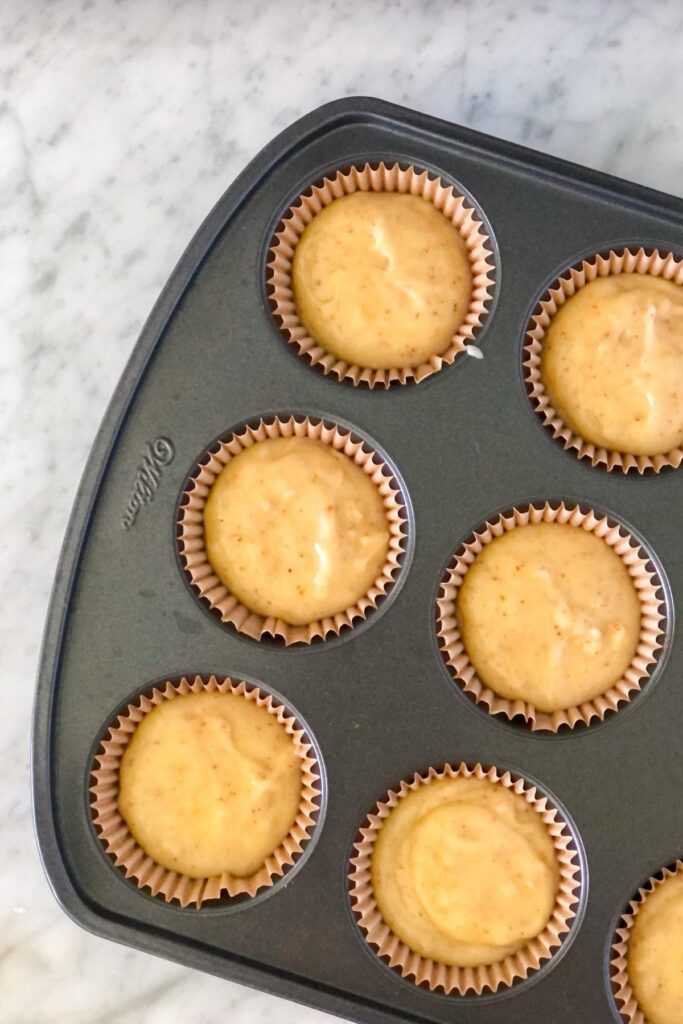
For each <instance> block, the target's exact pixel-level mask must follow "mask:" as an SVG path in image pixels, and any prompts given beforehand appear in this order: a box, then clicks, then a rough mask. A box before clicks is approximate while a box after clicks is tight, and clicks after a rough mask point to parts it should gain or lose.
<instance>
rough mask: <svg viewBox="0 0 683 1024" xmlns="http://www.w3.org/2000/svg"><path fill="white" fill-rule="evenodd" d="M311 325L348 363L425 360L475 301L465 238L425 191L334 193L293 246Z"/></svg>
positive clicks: (299, 303)
mask: <svg viewBox="0 0 683 1024" xmlns="http://www.w3.org/2000/svg"><path fill="white" fill-rule="evenodd" d="M292 282H293V286H294V299H295V302H296V307H297V310H298V313H299V316H300V318H301V321H302V323H303V324H304V326H305V327H306V330H307V331H308V333H309V334H310V335H311V337H312V338H314V339H315V340H316V341H317V342H318V343H319V344H320V345H322V347H323V348H325V349H327V350H328V352H332V353H333V354H334V355H335V356H338V357H339V358H340V359H344V360H346V361H347V362H348V363H351V364H355V365H357V366H362V367H370V368H372V369H391V368H393V367H396V368H400V367H414V366H419V365H420V364H421V363H424V362H426V361H428V360H429V359H430V357H431V356H434V355H439V354H441V353H443V352H445V351H446V349H447V348H448V347H449V345H450V343H451V339H452V337H453V335H454V334H455V333H456V332H457V331H458V330H459V328H460V326H461V325H462V323H463V321H464V320H465V316H466V314H467V310H468V307H469V303H470V297H471V293H472V273H471V270H470V262H469V259H468V255H467V248H466V245H465V242H464V240H463V238H462V236H461V234H460V232H459V231H458V229H457V228H456V227H454V226H453V224H452V223H451V222H450V221H449V220H448V218H447V217H446V216H444V214H442V213H441V212H440V211H439V210H437V209H436V207H435V206H433V205H432V203H430V202H429V201H428V200H426V199H423V198H422V197H421V196H411V195H403V194H398V193H395V192H355V193H354V194H353V195H349V196H343V197H342V198H340V199H335V200H333V201H332V202H331V203H330V204H329V205H328V206H326V207H325V208H324V209H323V210H321V212H320V213H318V214H317V215H316V216H315V217H314V218H313V220H312V221H311V222H310V224H309V225H308V226H307V227H306V229H305V231H304V233H303V235H302V236H301V238H300V239H299V242H298V244H297V246H296V249H295V251H294V261H293V265H292Z"/></svg>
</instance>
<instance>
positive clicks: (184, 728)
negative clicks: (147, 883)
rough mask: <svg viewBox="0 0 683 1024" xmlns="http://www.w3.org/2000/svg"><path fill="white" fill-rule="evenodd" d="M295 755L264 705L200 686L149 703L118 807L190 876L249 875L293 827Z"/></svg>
mask: <svg viewBox="0 0 683 1024" xmlns="http://www.w3.org/2000/svg"><path fill="white" fill-rule="evenodd" d="M301 793H302V772H301V758H300V757H299V756H298V754H297V751H296V748H295V746H294V743H293V742H292V737H291V736H290V735H289V734H288V733H287V731H286V729H285V727H284V725H283V724H281V722H280V721H278V719H277V717H276V716H275V715H273V714H272V713H270V712H269V711H268V710H267V708H266V707H264V706H261V705H259V704H258V703H256V702H252V701H248V700H245V699H244V697H243V696H241V695H240V694H238V693H231V692H227V693H221V692H196V693H187V694H184V695H182V696H178V697H176V698H175V699H174V700H166V701H164V702H162V703H160V704H158V705H156V706H155V707H153V708H152V709H151V710H150V711H149V713H148V714H146V715H145V716H144V717H143V718H142V720H141V721H140V723H139V724H138V726H137V728H136V729H135V732H134V733H133V735H132V737H131V739H130V742H129V743H128V745H127V747H126V749H125V751H124V754H123V757H122V759H121V765H120V769H119V795H118V807H119V811H120V814H121V816H122V818H123V819H124V821H125V822H126V824H127V825H128V828H129V829H130V832H131V834H132V836H133V837H134V839H135V840H136V841H137V842H138V844H139V845H140V847H141V848H142V849H143V850H144V852H145V853H147V854H148V855H149V856H150V857H151V858H152V859H153V860H154V861H155V862H156V863H157V864H160V865H161V866H162V867H164V868H166V869H167V870H168V871H172V872H176V873H178V874H181V875H184V876H187V877H189V878H210V877H214V876H218V875H222V874H224V873H226V872H227V873H229V874H230V875H233V876H235V877H237V878H248V877H250V876H252V875H255V874H256V873H257V872H258V871H259V869H260V868H262V867H263V865H264V864H265V862H266V860H267V858H268V857H269V856H270V855H271V854H272V853H273V852H274V851H275V850H276V849H277V847H278V846H280V844H281V843H282V842H283V840H284V839H285V838H286V836H287V835H288V834H289V832H290V830H291V829H292V826H293V825H294V822H295V819H296V817H297V814H298V810H299V804H300V801H301Z"/></svg>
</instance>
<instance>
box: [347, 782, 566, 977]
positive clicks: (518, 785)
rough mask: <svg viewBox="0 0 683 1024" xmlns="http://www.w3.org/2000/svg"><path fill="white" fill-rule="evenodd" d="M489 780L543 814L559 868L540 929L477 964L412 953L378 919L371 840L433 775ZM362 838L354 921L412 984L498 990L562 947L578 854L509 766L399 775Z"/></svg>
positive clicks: (559, 823) (542, 799) (548, 808)
mask: <svg viewBox="0 0 683 1024" xmlns="http://www.w3.org/2000/svg"><path fill="white" fill-rule="evenodd" d="M457 776H463V777H464V778H468V779H469V778H475V779H488V780H489V782H491V783H493V784H496V785H501V786H505V787H506V788H507V789H511V790H513V792H515V793H517V794H518V795H519V796H522V797H524V799H525V800H526V801H527V803H528V804H529V805H530V806H531V807H533V808H534V810H535V811H537V812H538V814H540V815H541V817H542V819H543V821H544V822H545V824H546V826H547V828H548V832H549V833H550V836H551V838H552V840H553V843H554V845H555V852H556V854H557V861H558V868H559V885H558V892H557V899H556V902H555V907H554V909H553V912H552V914H551V917H550V920H549V921H548V924H547V925H546V927H545V928H544V929H543V931H542V932H541V933H540V934H539V935H537V936H536V937H535V938H534V939H532V940H531V942H529V943H528V944H527V945H526V946H524V947H522V949H520V950H518V951H517V952H516V953H513V954H511V955H510V956H507V957H505V958H504V959H503V960H500V961H499V962H498V963H494V964H488V965H481V966H479V967H451V966H449V965H447V964H443V963H439V962H438V961H435V960H431V959H428V958H425V957H422V956H420V955H419V954H418V953H415V952H413V950H411V949H410V947H409V946H407V945H406V944H405V943H404V942H403V941H402V940H401V939H399V938H398V936H397V935H395V934H394V933H393V932H392V931H391V929H390V928H389V926H388V925H387V924H386V923H385V921H384V920H383V919H382V916H381V913H380V911H379V908H378V906H377V903H376V901H375V897H374V894H373V890H372V876H371V860H372V852H373V847H374V843H375V840H376V839H377V836H378V834H379V831H380V829H381V828H382V825H383V823H384V821H385V819H386V818H387V817H388V815H389V814H390V813H391V810H392V809H393V808H394V807H396V805H397V804H398V803H399V801H400V800H402V799H403V797H405V796H406V794H407V793H409V792H410V791H411V790H415V789H418V788H419V787H420V786H426V785H429V783H431V782H432V781H433V780H434V779H443V778H456V777H457ZM359 835H360V838H359V839H358V840H357V842H356V843H355V845H354V847H353V853H352V856H351V871H350V874H349V886H350V898H351V906H352V910H353V913H354V916H355V918H356V921H357V923H358V925H359V927H360V929H361V931H362V932H363V935H364V938H365V940H366V942H368V944H369V945H370V946H371V947H372V948H373V949H374V951H375V952H376V953H377V955H378V956H379V957H382V958H383V959H384V960H385V961H388V963H389V966H390V967H392V968H394V969H395V970H397V971H398V972H399V973H400V974H401V975H402V976H403V977H404V978H410V979H412V980H413V981H414V983H415V984H416V985H422V986H426V987H428V988H429V989H430V990H431V991H434V990H435V989H443V991H444V992H445V993H446V994H449V993H458V994H459V995H466V994H467V993H468V992H474V993H476V994H477V995H479V994H481V993H482V992H483V991H484V989H486V988H488V989H490V990H491V991H492V992H496V991H497V990H498V989H499V988H501V987H507V986H510V985H512V984H513V983H514V982H515V981H517V980H520V979H522V978H526V977H527V975H528V974H529V973H530V972H531V971H535V970H537V969H538V968H539V967H540V965H541V964H542V962H543V961H545V960H548V959H549V958H550V957H551V956H552V955H553V953H554V951H555V950H556V949H557V948H558V947H559V946H560V944H561V943H562V941H563V936H565V935H566V934H567V933H568V932H569V929H570V927H571V921H572V919H573V918H574V917H575V916H576V907H577V905H578V902H579V890H580V886H581V879H580V872H579V859H578V855H577V851H576V849H575V848H574V845H573V840H572V835H571V832H570V830H569V827H568V825H567V823H566V822H565V821H564V820H563V818H562V817H561V816H560V814H559V812H558V810H557V808H555V807H553V806H552V804H551V803H550V801H549V799H548V797H547V796H545V795H543V794H541V793H539V792H538V791H537V789H536V787H535V786H532V785H530V784H529V783H527V782H525V781H524V779H521V778H515V777H514V776H513V775H512V774H511V773H510V772H509V771H501V770H499V769H498V768H484V767H482V765H481V764H475V765H474V766H469V765H466V764H460V765H458V766H457V767H453V766H452V765H449V764H447V765H445V766H444V767H443V768H441V769H436V768H430V769H429V770H428V771H427V772H426V773H425V774H424V775H420V774H419V773H416V774H415V775H413V776H412V778H410V779H408V780H403V781H402V782H401V783H400V785H399V787H398V789H397V790H389V792H388V793H387V794H386V795H385V796H384V797H383V798H382V800H380V801H378V803H377V804H376V806H375V808H374V809H373V810H372V811H371V812H370V814H368V816H367V819H366V821H365V823H364V824H363V827H361V829H360V833H359Z"/></svg>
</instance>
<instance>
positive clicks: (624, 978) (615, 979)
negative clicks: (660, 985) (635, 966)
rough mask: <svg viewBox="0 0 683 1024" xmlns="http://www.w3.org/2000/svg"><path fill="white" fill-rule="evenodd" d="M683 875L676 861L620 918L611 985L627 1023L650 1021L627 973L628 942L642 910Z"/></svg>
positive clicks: (650, 881)
mask: <svg viewBox="0 0 683 1024" xmlns="http://www.w3.org/2000/svg"><path fill="white" fill-rule="evenodd" d="M682 872H683V860H677V861H676V862H675V863H674V864H672V865H671V866H670V867H665V868H663V869H662V870H661V871H660V872H658V873H657V874H656V875H653V876H652V877H651V878H650V879H648V881H647V882H646V883H645V885H643V886H641V887H640V888H639V889H638V892H637V894H636V895H635V896H634V897H633V899H632V900H631V901H630V902H629V905H628V907H627V909H626V910H625V911H624V913H623V915H622V916H621V918H620V920H619V923H618V925H617V928H616V932H615V935H614V941H613V943H612V948H611V952H610V982H611V989H612V995H613V997H614V1000H615V1003H616V1006H617V1010H618V1012H619V1015H620V1017H621V1019H622V1020H623V1021H626V1022H627V1024H648V1019H647V1017H646V1016H645V1014H644V1013H643V1011H642V1010H641V1008H640V1006H639V1005H638V1002H637V1000H636V998H635V995H634V992H633V989H632V987H631V981H630V978H629V973H628V955H629V941H630V938H631V932H632V929H633V926H634V924H635V922H636V920H637V917H638V913H639V911H640V910H641V909H642V908H643V906H644V904H645V903H646V901H647V899H648V897H649V896H651V895H652V893H653V892H655V891H656V890H657V889H658V888H659V887H660V886H661V885H663V883H664V882H665V881H666V879H667V878H672V877H673V876H674V875H679V874H681V873H682Z"/></svg>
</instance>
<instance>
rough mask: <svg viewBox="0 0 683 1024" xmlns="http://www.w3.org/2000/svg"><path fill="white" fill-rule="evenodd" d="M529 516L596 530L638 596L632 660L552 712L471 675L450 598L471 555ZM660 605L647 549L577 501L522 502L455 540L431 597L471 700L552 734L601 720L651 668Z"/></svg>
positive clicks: (446, 651)
mask: <svg viewBox="0 0 683 1024" xmlns="http://www.w3.org/2000/svg"><path fill="white" fill-rule="evenodd" d="M529 523H562V524H569V525H571V526H573V527H575V528H576V529H580V530H588V531H590V532H591V533H594V534H595V535H596V536H597V537H600V538H601V539H602V540H604V542H605V543H606V544H608V545H609V546H610V548H611V549H612V550H613V551H614V552H615V554H617V555H619V557H620V558H621V559H622V561H623V563H624V566H625V568H626V570H627V572H628V575H629V577H630V579H631V581H632V583H633V586H634V588H635V591H636V595H637V597H638V600H639V602H640V610H641V619H640V636H639V640H638V645H637V648H636V651H635V653H634V656H633V658H632V661H631V664H630V665H629V667H628V668H627V670H626V671H625V672H624V674H623V676H622V677H621V678H620V679H618V680H617V681H616V682H615V683H614V684H613V685H611V686H610V687H609V688H608V689H607V690H605V692H604V693H602V694H600V695H599V696H597V697H594V698H593V699H592V700H588V701H585V702H584V703H582V704H577V705H575V706H573V707H568V708H564V709H561V710H558V711H550V712H548V711H541V710H539V709H538V708H536V707H534V705H533V704H530V703H527V702H525V701H521V700H516V701H513V700H508V699H507V698H505V697H502V696H500V695H499V694H497V693H496V692H495V691H494V690H492V689H491V688H490V687H489V686H487V685H486V684H485V683H484V682H483V681H482V680H481V679H480V678H479V676H478V675H477V672H476V670H475V668H474V666H473V664H472V662H471V660H470V658H469V655H468V653H467V650H466V648H465V645H464V642H463V639H462V636H461V633H460V628H459V625H458V619H457V614H456V604H457V599H458V594H459V591H460V588H461V586H462V584H463V581H464V579H465V576H466V574H467V572H468V570H469V568H470V567H471V565H472V563H473V562H474V560H475V558H476V557H477V555H478V554H479V553H480V552H481V551H482V550H483V549H484V547H485V546H486V545H487V544H490V543H491V542H492V541H493V540H494V539H495V538H496V537H500V536H501V535H502V534H503V533H505V532H507V531H509V530H514V529H515V528H516V527H518V526H525V525H527V524H529ZM664 630H665V604H664V597H663V588H662V581H661V580H660V578H659V575H658V573H657V571H656V570H655V568H654V566H653V564H652V562H651V561H650V558H649V556H648V554H647V552H646V551H645V550H644V549H643V548H642V546H641V544H640V543H639V542H638V541H637V540H636V539H635V538H634V537H633V536H632V535H631V534H630V533H628V531H627V530H626V529H625V528H624V527H623V526H622V525H621V524H618V523H616V522H614V521H612V520H610V519H609V518H608V517H607V516H605V515H599V514H598V513H596V512H594V511H592V510H590V509H588V510H584V509H582V508H580V507H579V506H578V505H573V506H570V505H566V504H565V503H564V502H560V503H558V504H555V503H553V504H550V503H548V502H545V503H543V504H540V503H539V504H530V505H524V506H521V507H519V508H513V509H512V510H511V511H509V512H506V513H503V514H501V515H498V516H495V517H494V518H493V519H491V520H490V521H487V522H485V523H484V524H483V525H482V526H481V527H479V529H477V530H476V531H474V532H473V533H472V534H471V536H470V537H469V538H468V539H467V540H466V541H465V542H464V543H462V544H461V545H460V547H459V548H458V549H457V551H456V552H455V554H454V556H453V558H452V559H451V561H450V563H449V565H448V567H447V569H446V572H445V574H444V576H443V579H442V581H441V585H440V587H439V593H438V596H437V601H436V631H437V641H438V646H439V649H440V652H441V655H442V658H443V660H444V663H445V665H446V668H447V670H448V672H449V675H450V676H451V677H452V678H453V679H454V680H455V682H456V683H457V684H458V685H459V686H460V687H461V689H462V690H463V691H464V693H466V694H467V695H468V696H469V697H470V698H471V699H472V700H473V701H474V702H475V703H476V704H477V705H479V706H481V708H482V709H484V710H486V711H488V712H489V713H490V714H492V715H503V716H504V717H505V718H507V719H509V720H510V721H513V720H514V721H517V722H520V721H522V722H523V723H524V724H525V726H527V727H528V728H529V729H530V730H532V731H534V732H536V731H545V732H551V733H557V732H558V731H559V730H560V729H574V728H576V727H577V726H582V725H583V726H587V725H590V723H591V722H596V721H602V720H603V719H604V718H605V717H606V716H607V715H608V714H610V713H611V712H615V711H616V710H617V709H618V708H619V706H620V705H624V704H626V703H628V702H629V701H630V700H632V698H633V697H634V696H635V695H636V694H637V693H638V692H639V691H640V690H641V689H642V686H643V684H644V683H645V682H646V681H647V680H648V679H649V677H650V675H651V669H652V666H653V665H654V664H655V662H656V661H657V659H658V657H659V654H660V652H661V649H662V645H663V637H664Z"/></svg>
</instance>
